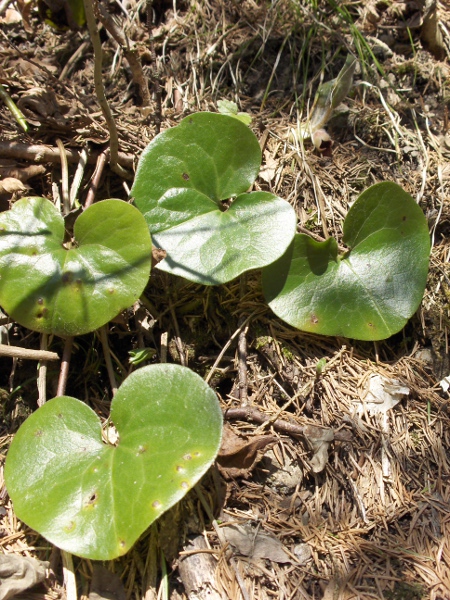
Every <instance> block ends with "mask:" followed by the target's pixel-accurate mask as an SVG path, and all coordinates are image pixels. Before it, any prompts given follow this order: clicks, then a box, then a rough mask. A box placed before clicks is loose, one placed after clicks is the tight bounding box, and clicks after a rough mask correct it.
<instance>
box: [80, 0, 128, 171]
mask: <svg viewBox="0 0 450 600" xmlns="http://www.w3.org/2000/svg"><path fill="white" fill-rule="evenodd" d="M83 3H84V10H85V13H86V23H87V26H88V30H89V35H90V38H91V41H92V46H93V48H94V85H95V93H96V96H97V100H98V103H99V104H100V108H101V109H102V113H103V116H104V117H105V120H106V124H107V126H108V130H109V148H110V150H111V169H112V170H113V171H114V172H115V173H117V174H118V175H120V176H121V177H123V178H124V179H132V175H131V174H129V173H128V172H127V171H125V169H123V168H122V167H121V166H120V164H119V137H118V135H117V127H116V122H115V120H114V117H113V114H112V112H111V109H110V107H109V104H108V101H107V99H106V95H105V88H104V85H103V76H102V63H103V51H102V43H101V40H100V35H99V33H98V29H97V22H96V19H95V15H94V3H95V6H96V8H97V3H96V0H83Z"/></svg>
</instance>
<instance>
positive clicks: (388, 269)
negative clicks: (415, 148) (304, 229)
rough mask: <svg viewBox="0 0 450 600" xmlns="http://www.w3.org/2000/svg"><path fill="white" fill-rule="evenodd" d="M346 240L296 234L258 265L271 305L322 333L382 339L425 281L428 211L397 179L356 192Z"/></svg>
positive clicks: (406, 313) (400, 322)
mask: <svg viewBox="0 0 450 600" xmlns="http://www.w3.org/2000/svg"><path fill="white" fill-rule="evenodd" d="M343 241H344V243H345V244H346V245H347V246H348V247H349V248H351V249H350V251H348V252H347V253H345V254H344V255H343V256H339V255H338V247H337V243H336V240H334V239H333V238H330V239H328V240H326V241H325V242H316V241H314V240H312V239H311V238H310V237H308V236H306V235H296V236H295V238H294V241H293V243H292V245H291V246H290V248H289V250H288V251H287V252H286V254H285V255H284V256H283V257H282V258H281V259H279V260H278V261H276V262H275V263H274V264H272V265H270V266H269V267H267V268H266V269H264V271H263V288H264V294H265V297H266V299H267V301H268V303H269V306H270V307H271V309H272V310H273V311H274V313H275V314H276V315H278V316H279V317H280V318H281V319H283V320H284V321H286V322H287V323H289V324H290V325H293V326H294V327H297V328H298V329H301V330H303V331H309V332H313V333H318V334H322V335H333V336H344V337H349V338H355V339H360V340H380V339H385V338H387V337H389V336H391V335H393V334H394V333H396V332H398V331H400V329H401V328H402V327H403V326H404V325H405V324H406V322H407V320H408V319H409V318H410V317H411V316H412V315H413V314H414V312H415V311H416V310H417V308H418V306H419V304H420V302H421V300H422V296H423V292H424V289H425V284H426V279H427V272H428V262H429V252H430V240H429V235H428V227H427V222H426V219H425V216H424V215H423V213H422V211H421V209H420V207H419V206H418V205H417V204H416V202H415V201H414V200H413V198H412V197H411V196H410V195H409V194H407V193H406V192H405V191H404V190H403V189H402V188H401V187H399V186H398V185H397V184H395V183H391V182H384V183H378V184H376V185H373V186H372V187H370V188H369V189H367V190H366V191H365V192H363V193H362V194H361V196H360V197H359V198H358V200H357V201H356V202H355V204H354V205H353V206H352V208H351V209H350V210H349V212H348V215H347V218H346V219H345V222H344V237H343Z"/></svg>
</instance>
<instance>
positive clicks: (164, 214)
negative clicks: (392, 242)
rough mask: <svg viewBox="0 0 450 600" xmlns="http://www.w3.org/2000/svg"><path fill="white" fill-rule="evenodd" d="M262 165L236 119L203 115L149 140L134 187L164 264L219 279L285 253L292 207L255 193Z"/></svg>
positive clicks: (195, 276)
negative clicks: (254, 185) (254, 187)
mask: <svg viewBox="0 0 450 600" xmlns="http://www.w3.org/2000/svg"><path fill="white" fill-rule="evenodd" d="M260 166H261V150H260V147H259V143H258V140H257V139H256V136H255V135H254V134H253V132H252V131H250V129H249V128H248V127H246V126H245V125H244V123H242V122H241V121H240V120H238V119H236V118H235V117H230V116H227V115H222V114H217V113H197V114H194V115H191V116H189V117H186V118H185V119H183V121H181V123H180V124H179V125H177V126H176V127H173V128H172V129H169V130H167V131H164V132H163V133H161V134H159V135H158V136H156V137H155V139H154V140H152V142H150V144H149V145H148V146H147V148H146V149H145V151H144V153H143V154H142V156H141V159H140V161H139V164H138V168H137V172H136V178H135V181H134V185H133V187H132V190H131V194H132V196H133V197H134V201H135V204H136V206H137V207H138V208H139V210H140V211H141V212H142V213H143V214H144V216H145V219H146V220H147V223H148V226H149V229H150V233H151V234H152V239H153V243H154V245H155V246H157V247H158V248H162V249H163V250H165V251H166V253H167V256H166V257H165V258H164V260H162V261H161V262H160V263H159V264H158V265H157V266H158V268H159V269H162V270H164V271H167V272H169V273H173V274H175V275H181V276H182V277H184V278H185V279H188V280H190V281H195V282H197V283H202V284H205V285H213V284H220V283H225V282H227V281H231V280H232V279H234V278H235V277H237V276H238V275H240V274H241V273H243V272H245V271H248V270H250V269H260V268H262V267H264V266H266V265H269V264H270V263H272V262H273V261H274V260H276V259H277V258H279V257H280V256H281V255H282V254H284V252H285V251H286V249H287V248H288V246H289V244H290V243H291V241H292V238H293V236H294V234H295V228H296V216H295V211H294V209H293V208H292V206H291V205H290V204H289V203H288V202H286V201H285V200H282V199H281V198H278V197H277V196H275V195H274V194H271V193H269V192H250V193H248V192H247V190H248V189H249V188H250V187H251V186H252V185H253V183H254V181H255V179H256V177H257V175H258V173H259V169H260Z"/></svg>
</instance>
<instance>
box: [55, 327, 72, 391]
mask: <svg viewBox="0 0 450 600" xmlns="http://www.w3.org/2000/svg"><path fill="white" fill-rule="evenodd" d="M72 345H73V337H68V338H66V342H65V344H64V350H63V357H62V361H61V369H60V371H59V380H58V388H57V390H56V395H57V396H64V394H65V393H66V385H67V378H68V376H69V366H70V355H71V354H72Z"/></svg>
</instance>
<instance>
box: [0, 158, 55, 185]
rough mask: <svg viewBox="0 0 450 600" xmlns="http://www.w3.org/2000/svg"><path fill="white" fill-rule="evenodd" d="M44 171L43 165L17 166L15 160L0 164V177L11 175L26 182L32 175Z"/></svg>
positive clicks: (40, 173)
mask: <svg viewBox="0 0 450 600" xmlns="http://www.w3.org/2000/svg"><path fill="white" fill-rule="evenodd" d="M44 173H45V167H44V165H29V166H28V167H19V166H18V165H17V163H16V162H15V161H11V163H10V164H5V163H3V162H2V164H0V177H1V178H3V179H5V178H7V177H13V178H14V179H18V180H19V181H21V182H22V183H26V182H27V181H28V180H29V179H31V178H32V177H37V176H38V175H43V174H44Z"/></svg>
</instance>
